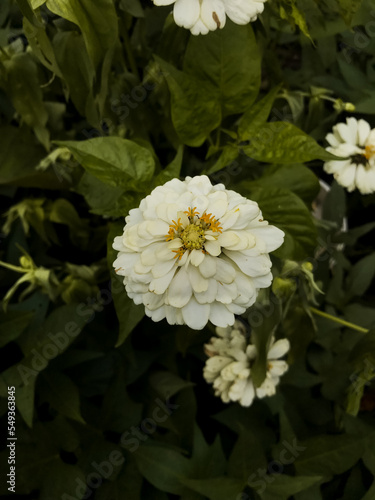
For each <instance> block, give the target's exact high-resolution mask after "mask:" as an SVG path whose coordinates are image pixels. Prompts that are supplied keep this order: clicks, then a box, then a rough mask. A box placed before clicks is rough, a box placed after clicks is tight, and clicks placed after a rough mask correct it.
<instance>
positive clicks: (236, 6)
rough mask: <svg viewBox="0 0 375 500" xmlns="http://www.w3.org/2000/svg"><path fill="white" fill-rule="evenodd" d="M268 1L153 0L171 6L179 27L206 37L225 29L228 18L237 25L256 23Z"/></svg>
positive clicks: (155, 2)
mask: <svg viewBox="0 0 375 500" xmlns="http://www.w3.org/2000/svg"><path fill="white" fill-rule="evenodd" d="M266 1H267V0H153V2H154V4H155V5H159V6H161V5H171V4H174V7H173V17H174V20H175V23H176V24H178V26H182V27H183V28H187V29H189V30H190V31H191V32H192V34H193V35H200V34H202V35H206V34H207V33H208V32H209V31H214V30H216V29H217V28H224V26H225V21H226V16H228V17H229V18H230V19H231V20H232V21H233V22H234V23H236V24H247V23H249V22H250V21H255V20H256V18H257V16H258V14H260V13H262V12H263V9H264V3H265V2H266Z"/></svg>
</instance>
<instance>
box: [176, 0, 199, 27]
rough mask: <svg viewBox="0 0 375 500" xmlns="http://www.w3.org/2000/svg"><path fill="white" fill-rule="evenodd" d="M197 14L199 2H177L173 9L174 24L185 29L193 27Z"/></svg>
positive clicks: (184, 0) (195, 0) (196, 0)
mask: <svg viewBox="0 0 375 500" xmlns="http://www.w3.org/2000/svg"><path fill="white" fill-rule="evenodd" d="M199 13H200V5H199V0H177V1H176V3H175V5H174V9H173V17H174V20H175V23H176V24H178V26H182V27H183V28H187V29H190V28H192V27H193V26H194V24H195V23H196V22H197V20H198V18H199Z"/></svg>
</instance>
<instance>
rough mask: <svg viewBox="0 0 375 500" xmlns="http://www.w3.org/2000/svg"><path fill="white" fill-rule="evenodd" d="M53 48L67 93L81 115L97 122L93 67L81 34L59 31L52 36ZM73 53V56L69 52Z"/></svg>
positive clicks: (92, 121) (94, 122)
mask: <svg viewBox="0 0 375 500" xmlns="http://www.w3.org/2000/svg"><path fill="white" fill-rule="evenodd" d="M53 49H54V52H55V55H56V60H57V63H58V65H59V67H60V68H61V71H62V74H63V78H64V84H65V85H66V86H67V93H68V95H70V98H71V99H72V101H73V103H74V105H75V107H76V108H77V110H78V112H79V113H80V114H81V115H82V116H86V117H87V119H88V120H89V122H90V123H92V124H94V125H96V124H98V123H99V116H98V110H97V107H96V104H95V102H94V97H93V85H94V78H95V71H94V67H93V65H92V64H91V62H90V59H89V58H88V54H87V49H86V46H85V43H84V39H83V36H82V35H81V34H79V33H77V32H76V31H61V32H58V33H57V34H56V35H55V36H54V38H53ZM72 53H74V57H71V54H72Z"/></svg>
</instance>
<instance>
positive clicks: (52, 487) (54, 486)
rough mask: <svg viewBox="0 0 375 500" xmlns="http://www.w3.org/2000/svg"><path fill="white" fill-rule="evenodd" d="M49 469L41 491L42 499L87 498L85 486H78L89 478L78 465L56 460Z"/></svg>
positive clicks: (40, 497) (77, 499) (79, 499)
mask: <svg viewBox="0 0 375 500" xmlns="http://www.w3.org/2000/svg"><path fill="white" fill-rule="evenodd" d="M47 471H48V472H47ZM47 471H46V474H45V477H44V481H43V486H42V488H41V491H40V496H39V499H40V500H50V499H51V498H59V499H64V500H65V499H71V498H74V499H76V500H81V499H83V498H85V496H86V492H85V490H84V488H78V484H86V481H87V478H86V476H85V474H84V473H83V471H82V470H81V469H80V468H79V467H78V465H69V464H66V463H64V462H62V461H61V460H58V461H57V460H56V461H55V462H54V463H52V464H51V466H50V467H48V469H47ZM77 480H79V482H77ZM77 491H78V493H77Z"/></svg>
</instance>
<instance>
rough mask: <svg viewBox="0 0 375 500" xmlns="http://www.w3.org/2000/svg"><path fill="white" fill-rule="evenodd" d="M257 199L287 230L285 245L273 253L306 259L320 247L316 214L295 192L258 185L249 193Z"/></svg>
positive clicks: (267, 215)
mask: <svg viewBox="0 0 375 500" xmlns="http://www.w3.org/2000/svg"><path fill="white" fill-rule="evenodd" d="M249 198H251V199H252V200H254V201H256V202H257V203H258V204H259V206H260V208H261V210H262V213H263V217H264V219H265V220H267V221H268V222H269V223H270V224H274V225H275V226H276V227H278V228H279V229H282V230H283V231H284V232H285V240H284V244H283V245H282V246H281V247H280V248H279V249H277V250H276V251H275V252H273V255H276V256H277V257H280V258H282V259H291V260H302V259H303V258H305V257H306V256H309V255H312V254H313V251H314V249H315V247H316V237H317V233H316V228H315V225H314V221H313V218H312V215H311V213H310V211H309V210H308V208H307V207H306V205H305V204H304V203H303V201H302V200H301V199H300V198H298V196H296V195H295V194H294V193H292V192H291V191H288V190H286V189H279V188H271V187H270V188H257V189H255V190H253V191H251V194H250V196H249Z"/></svg>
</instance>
